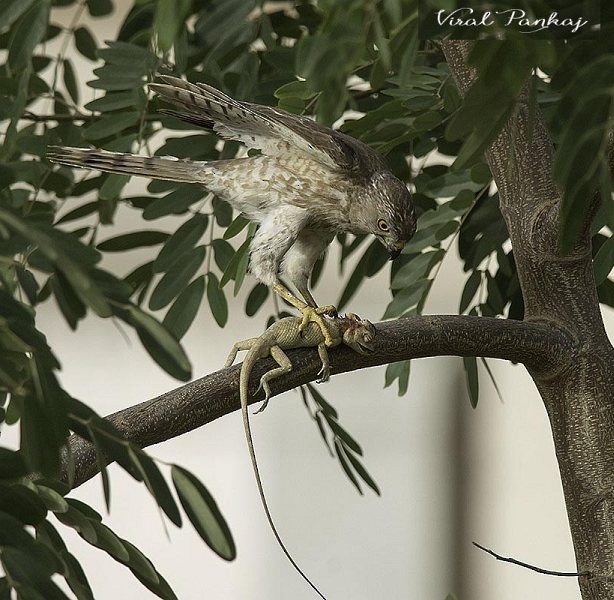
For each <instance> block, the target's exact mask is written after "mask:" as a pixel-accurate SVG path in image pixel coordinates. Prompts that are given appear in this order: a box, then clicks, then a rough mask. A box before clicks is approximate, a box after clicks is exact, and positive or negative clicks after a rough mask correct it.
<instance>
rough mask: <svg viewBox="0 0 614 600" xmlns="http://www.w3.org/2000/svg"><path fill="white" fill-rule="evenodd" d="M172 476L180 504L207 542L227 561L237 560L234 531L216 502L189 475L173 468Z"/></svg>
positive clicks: (180, 469) (203, 487) (193, 477)
mask: <svg viewBox="0 0 614 600" xmlns="http://www.w3.org/2000/svg"><path fill="white" fill-rule="evenodd" d="M171 476H172V478H173V484H174V485H175V490H176V491H177V495H178V496H179V501H180V502H181V506H183V510H185V513H186V515H187V516H188V518H189V519H190V522H191V523H192V525H193V526H194V529H196V531H197V533H198V535H200V537H201V538H202V539H203V540H204V542H205V543H206V544H207V545H208V546H209V547H210V548H211V549H212V550H213V551H214V552H215V553H216V554H217V555H218V556H220V557H221V558H223V559H224V560H234V559H235V557H236V555H237V551H236V548H235V543H234V540H233V539H232V534H231V533H230V529H229V528H228V525H227V524H226V521H225V519H224V517H223V516H222V513H221V512H220V510H219V508H218V506H217V504H216V502H215V500H214V499H213V497H212V496H211V494H210V493H209V491H208V490H207V489H206V488H205V486H204V485H203V484H202V483H201V482H200V481H199V480H198V479H197V478H196V477H195V476H194V475H193V474H192V473H190V472H189V471H186V470H185V469H183V468H181V467H179V466H177V465H173V466H172V468H171Z"/></svg>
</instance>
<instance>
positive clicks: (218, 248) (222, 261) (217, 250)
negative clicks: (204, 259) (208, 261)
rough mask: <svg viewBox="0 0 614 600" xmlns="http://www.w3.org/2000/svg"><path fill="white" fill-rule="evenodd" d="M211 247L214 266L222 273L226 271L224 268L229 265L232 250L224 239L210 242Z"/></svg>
mask: <svg viewBox="0 0 614 600" xmlns="http://www.w3.org/2000/svg"><path fill="white" fill-rule="evenodd" d="M211 245H212V246H213V256H214V258H215V264H216V265H217V266H218V267H219V269H220V271H222V273H223V272H224V271H225V270H226V267H228V265H229V264H230V261H231V260H232V257H233V256H234V253H235V250H234V248H233V247H232V246H231V245H230V244H229V243H228V242H227V241H226V240H224V239H217V240H213V241H212V242H211Z"/></svg>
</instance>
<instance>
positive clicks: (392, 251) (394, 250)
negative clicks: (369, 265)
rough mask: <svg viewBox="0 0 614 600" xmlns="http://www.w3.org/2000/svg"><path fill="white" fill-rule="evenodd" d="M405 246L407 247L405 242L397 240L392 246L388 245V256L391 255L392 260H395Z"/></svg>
mask: <svg viewBox="0 0 614 600" xmlns="http://www.w3.org/2000/svg"><path fill="white" fill-rule="evenodd" d="M404 247H405V243H404V242H396V243H395V244H393V245H392V246H388V248H387V250H388V256H389V257H390V260H394V259H395V258H397V257H398V256H399V254H401V252H402V251H403V248H404Z"/></svg>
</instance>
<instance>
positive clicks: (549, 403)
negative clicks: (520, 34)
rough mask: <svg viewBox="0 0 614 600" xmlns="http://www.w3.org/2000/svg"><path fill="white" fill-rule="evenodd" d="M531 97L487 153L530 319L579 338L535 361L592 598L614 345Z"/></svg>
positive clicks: (612, 497) (456, 67)
mask: <svg viewBox="0 0 614 600" xmlns="http://www.w3.org/2000/svg"><path fill="white" fill-rule="evenodd" d="M468 50H469V43H468V42H446V43H445V45H444V52H445V54H446V58H447V61H448V65H449V66H450V70H451V72H452V74H453V76H454V77H455V79H456V81H457V84H458V86H459V88H460V89H461V91H462V92H463V93H464V92H466V91H467V89H468V88H469V87H470V86H471V84H472V82H473V81H474V80H475V77H476V73H475V72H474V71H473V70H472V69H471V68H469V67H467V65H466V64H465V60H466V57H467V53H468ZM527 98H528V96H527V94H525V93H523V94H521V96H520V98H519V101H518V107H517V111H516V112H515V114H514V115H513V116H512V118H511V119H510V120H509V122H508V123H507V124H506V126H505V127H504V128H503V130H502V131H501V133H500V134H499V135H498V136H497V138H496V139H495V140H494V142H493V143H492V144H491V146H490V148H489V150H488V152H487V153H486V157H487V160H488V163H489V165H490V168H491V170H492V173H493V176H494V179H495V182H496V183H497V186H498V188H499V194H500V203H501V211H502V213H503V216H504V218H505V221H506V223H507V227H508V230H509V234H510V239H511V241H512V246H513V248H514V258H515V260H516V266H517V269H518V276H519V278H520V283H521V287H522V293H523V296H524V301H525V322H533V323H534V322H540V323H544V324H549V325H550V326H551V327H552V328H553V329H558V330H561V331H566V332H567V333H568V334H569V335H570V336H572V338H573V340H574V343H573V350H572V355H573V359H572V361H571V362H570V363H568V364H567V365H565V366H564V367H563V368H562V369H560V370H559V371H558V372H556V373H554V374H552V375H549V374H545V373H540V372H537V371H535V370H534V369H532V368H531V367H530V366H529V367H528V369H529V372H530V373H531V375H532V377H533V380H534V381H535V384H536V386H537V388H538V390H539V392H540V394H541V396H542V398H543V400H544V404H545V406H546V410H547V411H548V415H549V418H550V424H551V427H552V436H553V439H554V444H555V449H556V455H557V459H558V464H559V469H560V473H561V478H562V482H563V489H564V493H565V503H566V507H567V514H568V517H569V524H570V527H571V533H572V538H573V542H574V548H575V552H576V560H577V567H578V569H577V570H578V571H588V572H589V573H590V574H591V575H590V576H586V577H581V578H579V584H580V590H581V593H582V598H583V599H584V600H606V599H611V598H614V485H613V484H614V350H613V348H612V346H611V344H610V342H609V340H608V337H607V334H606V332H605V329H604V326H603V321H602V318H601V312H600V309H599V302H598V300H597V291H596V287H595V282H594V279H593V268H592V258H591V240H590V237H589V235H588V233H587V234H586V235H585V236H584V238H583V239H582V240H580V242H579V243H578V244H576V246H575V248H574V249H573V251H572V252H571V253H570V254H569V255H567V256H562V255H561V254H560V253H559V250H558V232H559V218H560V207H561V197H560V193H559V190H558V189H557V188H556V186H555V184H554V181H553V180H552V177H551V168H552V157H553V146H552V142H551V140H550V136H549V133H548V131H547V128H546V126H545V124H544V121H543V118H542V117H541V115H538V116H537V119H536V122H535V124H534V128H533V131H532V135H531V134H530V133H529V128H530V119H529V108H528V102H527ZM510 165H512V168H510ZM595 208H596V207H594V206H593V207H591V210H589V211H588V212H589V213H590V214H594V209H595ZM587 230H588V228H587Z"/></svg>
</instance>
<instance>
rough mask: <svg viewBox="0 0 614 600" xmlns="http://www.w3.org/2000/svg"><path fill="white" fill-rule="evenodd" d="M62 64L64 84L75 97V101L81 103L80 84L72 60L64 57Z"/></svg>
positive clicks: (72, 96)
mask: <svg viewBox="0 0 614 600" xmlns="http://www.w3.org/2000/svg"><path fill="white" fill-rule="evenodd" d="M62 65H63V66H64V85H65V86H66V90H67V91H68V93H69V94H70V97H71V98H72V99H73V102H74V103H75V104H79V86H78V84H77V77H76V76H75V71H74V69H73V67H72V64H71V62H70V60H68V59H64V61H63V62H62Z"/></svg>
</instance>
